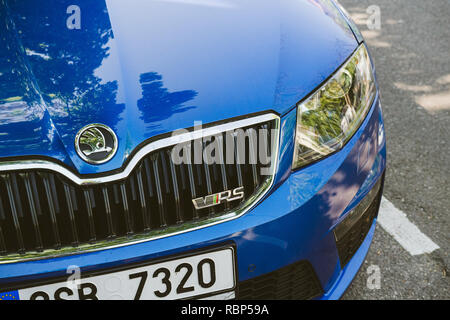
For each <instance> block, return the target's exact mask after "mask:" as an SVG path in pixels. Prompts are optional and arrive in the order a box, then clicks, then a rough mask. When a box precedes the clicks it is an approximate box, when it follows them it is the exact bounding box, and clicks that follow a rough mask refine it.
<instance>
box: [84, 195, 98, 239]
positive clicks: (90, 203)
mask: <svg viewBox="0 0 450 320" xmlns="http://www.w3.org/2000/svg"><path fill="white" fill-rule="evenodd" d="M83 194H84V201H85V203H86V212H87V216H88V221H89V242H90V243H93V242H95V240H96V235H95V222H94V214H93V212H92V209H93V208H94V206H93V198H94V197H93V196H92V190H84V191H83Z"/></svg>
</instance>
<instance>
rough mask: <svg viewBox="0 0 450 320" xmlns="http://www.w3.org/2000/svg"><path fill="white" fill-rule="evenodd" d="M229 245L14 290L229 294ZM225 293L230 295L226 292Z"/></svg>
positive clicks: (26, 294) (23, 293) (65, 294)
mask: <svg viewBox="0 0 450 320" xmlns="http://www.w3.org/2000/svg"><path fill="white" fill-rule="evenodd" d="M235 285H236V276H235V261H234V252H233V248H231V247H230V248H225V249H221V250H217V251H211V252H206V253H199V254H196V255H191V256H186V257H182V258H174V259H173V260H167V261H164V262H160V263H153V264H148V265H146V266H141V267H136V268H130V269H127V270H123V271H117V272H111V273H105V274H101V275H94V276H89V277H86V278H81V279H80V280H79V283H77V284H76V285H74V282H73V281H72V282H67V281H66V282H59V283H52V284H47V285H42V286H36V287H31V288H26V289H20V290H18V291H16V292H15V293H16V294H17V295H18V297H17V298H19V299H20V300H29V299H32V300H43V299H46V300H47V299H49V300H53V299H55V300H58V299H63V300H87V299H99V300H110V299H114V300H118V299H121V300H122V299H123V300H133V299H135V300H156V299H186V298H195V297H197V298H205V297H208V296H214V295H215V296H221V294H223V293H226V292H229V293H231V295H233V290H234V288H235ZM227 296H230V294H228V295H227Z"/></svg>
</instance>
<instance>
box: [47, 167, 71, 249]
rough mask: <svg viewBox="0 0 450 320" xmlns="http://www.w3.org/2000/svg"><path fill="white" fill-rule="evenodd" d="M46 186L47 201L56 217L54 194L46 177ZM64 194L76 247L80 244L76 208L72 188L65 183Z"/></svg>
mask: <svg viewBox="0 0 450 320" xmlns="http://www.w3.org/2000/svg"><path fill="white" fill-rule="evenodd" d="M43 180H44V186H45V192H46V193H47V199H48V205H49V207H50V208H51V209H50V212H52V211H53V212H54V213H53V215H56V210H55V208H54V207H53V198H52V193H51V191H50V183H49V181H48V178H47V177H46V176H44V179H43ZM63 186H64V194H65V196H66V202H67V209H68V210H67V212H68V213H69V224H70V231H71V233H72V246H74V247H76V246H78V244H79V241H78V232H77V226H76V222H75V214H74V212H73V210H74V208H73V204H72V197H71V194H70V188H69V186H68V185H67V184H66V183H64V184H63Z"/></svg>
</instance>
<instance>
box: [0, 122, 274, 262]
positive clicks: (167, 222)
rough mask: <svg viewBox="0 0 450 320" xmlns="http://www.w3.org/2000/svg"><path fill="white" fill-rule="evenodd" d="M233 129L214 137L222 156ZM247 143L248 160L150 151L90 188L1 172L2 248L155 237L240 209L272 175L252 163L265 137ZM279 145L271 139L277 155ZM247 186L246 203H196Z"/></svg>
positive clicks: (43, 174)
mask: <svg viewBox="0 0 450 320" xmlns="http://www.w3.org/2000/svg"><path fill="white" fill-rule="evenodd" d="M275 128H276V122H275V120H272V121H268V122H263V123H259V124H256V125H252V126H251V127H245V128H242V129H244V130H247V129H255V130H256V131H257V130H258V129H267V130H268V132H269V134H270V132H271V131H270V130H271V129H275ZM228 134H230V133H228V132H224V133H222V134H219V135H214V136H212V137H211V140H210V141H211V142H214V141H215V139H221V144H220V146H221V147H222V149H218V150H217V151H215V152H219V156H220V157H223V155H224V154H225V150H227V149H226V147H227V146H226V143H227V141H229V140H227V135H228ZM233 137H234V138H233V139H234V141H236V136H233ZM259 138H260V137H259V136H258V135H256V139H259ZM244 141H245V146H244V147H245V148H244V149H242V148H238V147H237V144H235V145H234V150H235V151H234V152H235V156H236V157H242V158H245V161H241V164H238V163H236V162H237V161H235V163H233V164H220V163H213V164H206V162H204V163H202V164H174V163H173V162H172V160H171V156H170V154H171V150H172V148H173V146H170V147H166V148H163V149H159V150H156V151H153V152H151V153H149V154H148V155H146V156H145V157H144V158H143V159H141V160H140V162H139V163H138V164H137V165H136V166H135V168H134V169H133V171H132V172H131V174H130V175H129V176H128V177H127V178H126V179H124V180H120V181H114V182H111V183H105V184H96V185H92V186H88V187H85V186H79V185H77V184H75V183H73V182H72V181H71V180H69V179H67V178H65V177H64V176H63V175H61V174H59V173H55V172H50V171H45V170H22V171H13V172H11V171H10V172H0V254H1V255H3V256H5V255H6V256H7V255H10V254H17V253H20V254H26V253H30V252H41V251H43V250H46V249H56V250H59V249H62V248H66V247H70V246H72V247H78V246H80V245H84V244H94V245H95V244H96V243H98V242H99V241H105V240H114V239H117V238H120V237H132V236H134V235H136V234H148V235H149V236H151V235H152V233H153V232H161V231H162V230H165V229H167V228H169V227H174V226H175V227H179V228H180V229H183V228H184V229H189V228H191V227H192V225H193V224H194V223H195V222H198V221H202V220H207V219H209V218H214V217H220V216H223V215H226V214H228V213H230V212H232V211H236V210H238V209H239V208H241V207H242V206H243V205H244V203H245V202H246V200H248V199H252V197H254V195H255V194H257V193H258V192H260V191H261V189H262V188H265V187H266V186H267V181H268V180H269V179H271V176H268V175H262V174H261V168H262V165H261V164H259V163H256V164H252V162H251V161H249V160H250V158H251V157H252V156H254V155H257V154H258V151H259V150H258V147H260V146H259V143H258V141H257V140H252V139H248V138H246V139H245V140H244ZM255 141H256V142H257V143H254V142H255ZM268 142H269V144H271V139H269V141H268ZM189 143H190V144H191V147H192V148H194V144H195V143H200V145H202V148H205V147H206V145H205V144H204V141H200V140H199V141H197V140H193V141H191V142H189ZM273 147H274V146H273V145H269V148H268V152H269V153H271V152H272V148H273ZM220 150H222V153H221V151H220ZM242 152H244V154H242ZM213 156H215V155H214V154H213ZM191 160H192V163H194V159H193V157H192V159H191ZM242 162H243V164H242ZM241 186H243V187H244V191H245V197H244V199H241V200H240V201H233V202H229V203H222V204H219V205H217V206H214V207H210V208H204V209H199V210H196V209H195V208H194V206H193V203H192V199H193V198H196V197H204V196H206V195H209V194H213V193H217V192H222V191H224V190H232V189H234V188H237V187H241Z"/></svg>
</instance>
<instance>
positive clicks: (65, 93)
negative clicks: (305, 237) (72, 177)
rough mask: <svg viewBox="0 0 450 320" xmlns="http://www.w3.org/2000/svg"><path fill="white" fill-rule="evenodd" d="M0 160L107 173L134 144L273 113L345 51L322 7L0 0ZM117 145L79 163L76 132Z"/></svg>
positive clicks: (308, 0)
mask: <svg viewBox="0 0 450 320" xmlns="http://www.w3.org/2000/svg"><path fill="white" fill-rule="evenodd" d="M0 5H1V8H0V30H1V31H0V41H1V46H0V51H2V52H0V157H2V158H4V159H10V158H17V157H51V158H53V159H55V160H58V161H61V162H63V163H64V164H66V165H67V166H69V167H71V168H72V169H73V170H74V171H76V172H78V173H80V174H92V173H98V172H106V171H110V170H115V169H118V168H120V167H121V166H122V164H123V163H124V161H125V160H126V159H127V157H128V156H129V154H130V153H131V152H132V151H133V150H134V149H135V148H136V147H137V146H138V145H139V144H141V143H143V142H144V141H145V140H147V139H149V138H151V137H154V136H155V135H158V134H162V133H167V132H171V131H173V130H176V129H179V128H187V127H192V126H194V122H197V124H198V121H201V122H202V123H210V122H214V121H218V120H223V119H227V118H232V117H237V116H241V115H246V114H250V113H255V112H261V111H266V110H273V111H275V112H277V113H279V114H283V113H285V112H287V111H288V110H290V109H291V108H292V107H293V106H295V104H296V102H298V101H299V100H300V99H302V98H304V97H305V96H306V95H308V94H309V93H310V92H311V91H313V90H314V89H315V88H316V87H317V86H319V85H320V84H321V83H322V82H323V81H324V80H325V79H327V78H328V77H329V76H330V75H331V74H332V73H333V72H334V71H335V70H336V69H337V68H338V67H339V66H340V65H341V64H342V63H343V62H344V61H345V60H346V59H347V57H348V56H349V55H350V54H351V53H352V52H353V51H354V50H355V48H356V47H357V45H358V44H357V41H356V40H355V38H354V35H353V33H352V31H351V29H350V28H349V27H348V25H347V23H346V22H345V20H344V19H343V17H342V16H341V15H340V13H339V11H337V9H336V8H335V6H334V5H333V4H332V3H331V2H330V1H329V0H322V1H319V0H258V1H256V0H255V1H250V0H245V1H242V0H152V1H140V0H127V1H116V0H106V1H104V0H96V1H91V0H78V1H75V0H71V1H64V0H47V1H46V5H45V6H40V5H38V4H36V3H35V2H34V1H31V0H0ZM91 123H102V124H105V125H108V126H109V127H111V128H112V129H113V130H114V131H115V132H116V134H117V136H118V141H119V149H118V151H117V153H116V155H115V156H114V158H113V159H112V160H110V161H109V162H107V163H105V164H101V165H96V166H93V165H90V164H88V163H86V162H84V161H83V160H82V159H81V158H80V157H78V155H77V154H76V151H75V147H74V140H75V136H76V134H77V132H78V131H79V130H80V129H81V128H82V127H84V126H85V125H87V124H91Z"/></svg>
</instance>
